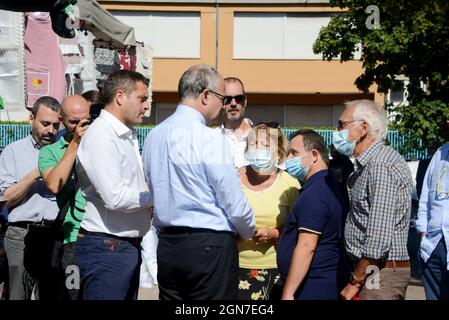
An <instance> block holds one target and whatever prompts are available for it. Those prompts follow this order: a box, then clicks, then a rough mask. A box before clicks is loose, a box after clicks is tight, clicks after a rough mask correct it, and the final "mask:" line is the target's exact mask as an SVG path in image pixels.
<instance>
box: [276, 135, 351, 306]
mask: <svg viewBox="0 0 449 320" xmlns="http://www.w3.org/2000/svg"><path fill="white" fill-rule="evenodd" d="M328 165H329V157H328V153H327V149H326V146H325V144H324V141H323V139H322V138H321V136H320V135H319V134H318V133H316V132H315V131H313V130H299V131H296V132H295V133H294V134H293V135H292V136H291V140H290V150H289V156H288V159H287V161H286V167H287V171H288V173H290V174H291V175H292V176H293V177H295V178H297V179H298V180H300V181H301V182H304V184H302V185H303V187H302V191H301V194H300V196H299V198H298V200H297V201H296V203H295V205H294V207H293V209H292V211H291V212H290V214H289V216H288V218H287V221H286V223H285V227H284V230H283V232H282V236H281V239H280V240H279V242H278V247H277V248H278V255H277V263H278V267H279V272H280V274H281V279H282V280H284V281H283V282H284V283H285V284H284V288H283V292H282V299H283V300H293V299H301V300H303V299H304V300H319V299H324V300H336V299H337V297H338V290H337V267H338V263H339V258H340V243H341V238H342V213H343V212H344V209H345V208H344V206H345V205H344V200H343V197H342V195H341V192H340V189H339V187H338V184H337V182H336V180H335V178H334V177H333V175H332V173H330V171H329V170H328Z"/></svg>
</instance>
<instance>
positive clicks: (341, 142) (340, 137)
mask: <svg viewBox="0 0 449 320" xmlns="http://www.w3.org/2000/svg"><path fill="white" fill-rule="evenodd" d="M348 136H349V130H348V129H344V130H341V131H334V132H333V133H332V144H333V145H334V147H335V150H337V151H338V152H339V153H341V154H343V155H345V156H348V157H351V156H352V155H353V154H354V149H355V144H356V141H357V140H356V141H350V140H349V139H348Z"/></svg>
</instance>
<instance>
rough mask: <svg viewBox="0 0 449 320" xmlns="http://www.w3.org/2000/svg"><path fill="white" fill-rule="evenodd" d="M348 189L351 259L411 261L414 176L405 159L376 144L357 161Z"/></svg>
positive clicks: (349, 248) (346, 232) (391, 149)
mask: <svg viewBox="0 0 449 320" xmlns="http://www.w3.org/2000/svg"><path fill="white" fill-rule="evenodd" d="M348 189H349V198H350V212H349V214H348V217H347V219H346V226H345V244H346V250H347V252H348V254H349V256H350V257H351V258H353V259H360V258H361V257H365V258H371V259H385V260H395V261H404V260H409V256H408V252H407V237H408V229H409V222H410V211H411V201H412V200H411V194H412V176H411V173H410V169H409V168H408V166H407V163H406V162H405V160H404V158H403V157H402V156H401V155H400V154H399V153H398V152H397V151H395V150H394V149H393V148H391V147H389V146H385V145H384V144H383V142H381V141H379V142H376V143H375V144H373V145H372V146H371V147H369V148H368V149H367V150H366V151H365V152H363V153H362V154H361V155H360V156H359V157H358V158H357V159H356V161H355V163H354V171H353V173H352V174H351V176H350V177H349V179H348Z"/></svg>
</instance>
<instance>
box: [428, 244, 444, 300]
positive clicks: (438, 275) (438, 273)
mask: <svg viewBox="0 0 449 320" xmlns="http://www.w3.org/2000/svg"><path fill="white" fill-rule="evenodd" d="M421 270H422V276H423V282H424V290H425V291H426V297H427V300H449V270H447V248H446V243H445V241H444V237H443V238H441V240H440V242H438V245H437V246H436V247H435V250H433V252H432V255H431V256H430V258H429V259H428V260H427V262H424V261H423V260H422V259H421Z"/></svg>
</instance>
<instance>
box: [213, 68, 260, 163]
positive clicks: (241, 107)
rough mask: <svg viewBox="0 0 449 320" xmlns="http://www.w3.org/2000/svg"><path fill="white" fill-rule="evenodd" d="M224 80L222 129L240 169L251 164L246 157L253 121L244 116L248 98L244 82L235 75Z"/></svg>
mask: <svg viewBox="0 0 449 320" xmlns="http://www.w3.org/2000/svg"><path fill="white" fill-rule="evenodd" d="M224 81H225V94H226V97H227V99H225V100H224V104H223V113H224V122H223V124H222V125H221V127H220V130H222V132H223V133H224V135H225V137H226V142H227V143H228V146H229V148H230V149H231V153H232V155H233V157H234V164H235V166H236V168H237V169H238V168H241V167H244V166H247V165H248V164H249V162H248V160H246V158H245V151H246V136H247V135H248V132H249V129H250V128H251V127H252V126H253V123H252V122H251V120H250V119H248V118H244V115H245V109H246V104H247V98H246V94H245V87H244V85H243V82H242V81H241V80H240V79H239V78H235V77H228V78H225V79H224Z"/></svg>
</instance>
